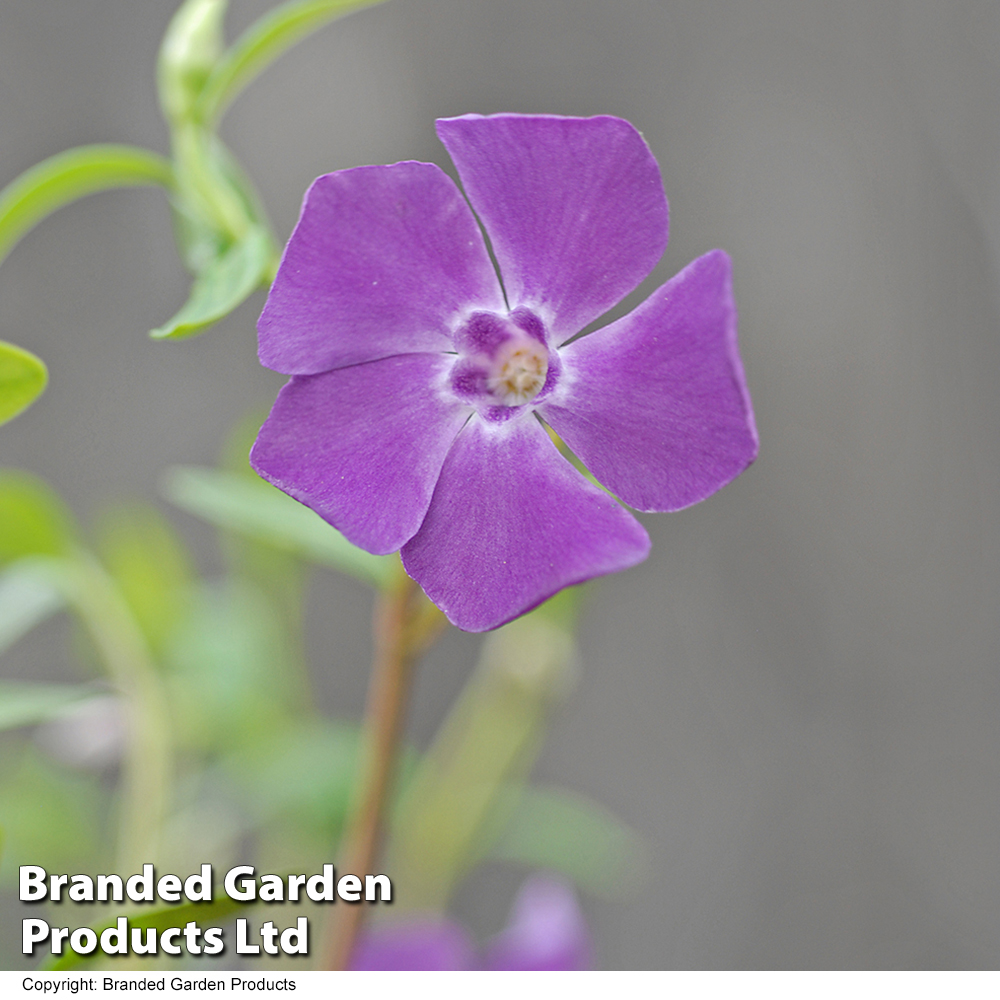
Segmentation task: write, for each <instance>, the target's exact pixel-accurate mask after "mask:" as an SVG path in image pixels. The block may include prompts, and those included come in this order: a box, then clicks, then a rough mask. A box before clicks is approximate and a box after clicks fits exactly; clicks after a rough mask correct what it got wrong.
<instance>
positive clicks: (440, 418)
mask: <svg viewBox="0 0 1000 1000" xmlns="http://www.w3.org/2000/svg"><path fill="white" fill-rule="evenodd" d="M450 366H451V359H450V358H449V357H448V356H446V355H442V354H402V355H398V356H397V357H394V358H383V359H382V360H381V361H373V362H370V363H369V364H366V365H354V366H352V367H350V368H338V369H336V370H335V371H331V372H324V373H323V374H320V375H310V376H297V377H295V378H293V379H292V380H291V381H290V382H289V383H288V384H287V385H286V386H285V387H284V388H283V389H282V390H281V392H280V393H279V394H278V399H277V401H276V402H275V404H274V407H273V409H272V410H271V415H270V416H269V417H268V418H267V422H266V423H265V424H264V426H263V427H262V428H261V431H260V435H259V436H258V438H257V442H256V444H255V445H254V447H253V451H251V453H250V463H251V465H253V467H254V469H256V470H257V472H258V473H259V474H260V475H261V476H263V478H264V479H266V480H267V481H268V482H270V483H273V484H274V485H275V486H277V487H278V489H280V490H284V491H285V492H286V493H288V494H289V495H290V496H293V497H295V499H296V500H299V501H301V502H302V503H304V504H305V505H306V506H307V507H311V508H312V509H313V510H314V511H316V513H317V514H319V515H320V517H322V518H324V519H325V520H327V521H329V522H330V524H332V525H333V526H334V527H335V528H339V529H340V531H342V532H343V533H344V535H345V536H346V537H347V538H348V540H349V541H351V542H353V543H354V544H355V545H358V546H360V547H361V548H363V549H366V550H367V551H369V552H375V553H378V554H380V555H381V554H384V553H387V552H395V551H396V549H398V548H399V547H400V546H401V545H402V544H403V543H404V542H405V541H406V540H407V539H409V538H410V537H412V535H413V534H414V532H416V530H417V529H418V528H419V527H420V523H421V521H423V519H424V514H425V512H426V510H427V507H428V505H429V504H430V501H431V495H432V494H433V492H434V484H435V483H436V482H437V478H438V473H439V472H440V470H441V464H442V463H443V462H444V458H445V455H446V454H447V453H448V449H449V448H450V447H451V444H452V442H453V441H454V439H455V435H456V434H457V433H458V432H459V430H460V429H461V426H462V424H463V423H464V422H465V421H466V420H467V419H468V415H469V413H470V410H469V408H468V407H467V406H463V405H462V404H460V403H456V402H453V401H451V400H450V399H448V398H447V397H446V396H444V395H443V394H442V393H441V391H440V385H441V384H442V382H443V381H444V380H445V379H446V378H447V372H448V370H449V368H450Z"/></svg>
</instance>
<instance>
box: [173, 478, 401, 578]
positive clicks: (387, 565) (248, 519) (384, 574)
mask: <svg viewBox="0 0 1000 1000" xmlns="http://www.w3.org/2000/svg"><path fill="white" fill-rule="evenodd" d="M163 492H164V495H165V496H167V497H168V498H169V499H170V500H171V501H172V502H173V503H175V504H177V506H178V507H181V508H182V509H183V510H186V511H187V512H188V513H190V514H194V515H196V516H197V517H201V518H203V519H204V520H206V521H210V522H211V523H212V524H216V525H218V526H219V527H220V528H226V529H228V530H230V531H239V532H242V533H244V534H246V535H249V536H251V537H252V538H256V539H258V540H260V541H263V542H267V543H268V544H270V545H273V546H275V547H276V548H279V549H283V550H285V551H288V552H293V553H295V554H297V555H300V556H302V557H303V558H306V559H309V560H311V561H312V562H316V563H320V564H322V565H325V566H333V567H334V568H336V569H339V570H340V571H341V572H343V573H347V574H349V575H351V576H354V577H357V578H358V579H361V580H364V581H365V582H367V583H371V584H374V585H375V586H377V587H383V586H386V585H387V584H388V583H389V582H390V581H391V579H392V577H393V573H394V569H395V560H394V558H393V557H392V556H373V555H370V554H369V553H367V552H364V551H362V550H361V549H359V548H357V547H356V546H354V545H352V544H351V543H350V542H349V541H348V540H347V539H346V538H344V536H343V535H342V534H341V533H340V532H339V531H337V530H336V529H335V528H333V527H331V526H330V525H329V524H327V523H326V521H324V520H323V519H322V518H321V517H320V516H319V515H318V514H315V513H313V511H311V510H310V509H309V508H308V507H304V506H303V505H302V504H300V503H299V502H298V501H297V500H293V499H292V498H291V497H290V496H287V495H286V494H284V493H282V492H281V491H280V490H278V489H275V488H274V487H273V486H271V485H269V484H267V483H265V482H263V480H257V481H251V480H249V479H248V478H247V477H246V476H243V475H239V474H237V473H232V472H220V471H218V470H215V469H200V468H195V467H193V466H178V467H175V468H174V469H171V470H169V471H168V473H167V476H166V479H165V480H164V483H163Z"/></svg>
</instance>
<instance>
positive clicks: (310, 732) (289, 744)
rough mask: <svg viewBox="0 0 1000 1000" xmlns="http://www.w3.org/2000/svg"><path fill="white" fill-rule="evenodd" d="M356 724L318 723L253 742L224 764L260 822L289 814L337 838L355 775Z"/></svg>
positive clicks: (324, 721)
mask: <svg viewBox="0 0 1000 1000" xmlns="http://www.w3.org/2000/svg"><path fill="white" fill-rule="evenodd" d="M359 739H360V737H359V732H358V727H357V726H356V725H341V724H337V723H334V722H329V721H326V720H322V719H317V720H315V721H313V722H310V723H308V724H305V725H298V726H296V727H295V728H294V729H287V730H285V731H284V732H279V733H276V734H275V735H274V736H273V737H272V738H264V739H259V740H256V741H254V742H253V743H252V744H251V745H250V746H248V747H247V748H246V749H245V750H243V751H241V752H240V753H239V754H238V755H234V756H233V757H231V758H230V759H228V760H227V761H226V764H225V769H226V771H227V773H229V774H230V775H232V776H233V777H234V778H235V780H236V782H237V784H238V785H240V786H241V787H242V788H243V791H244V794H245V795H246V799H247V801H246V805H247V808H249V809H250V810H251V812H252V813H253V814H254V815H255V816H257V818H258V820H268V819H270V818H272V817H274V816H276V815H279V814H282V813H288V814H291V815H293V816H294V817H295V818H296V820H297V821H298V822H304V823H306V824H308V825H310V826H314V827H319V828H321V829H322V831H323V832H324V833H325V834H326V835H327V837H328V838H329V840H331V841H332V840H333V839H335V838H336V836H337V834H338V833H339V831H340V827H341V824H342V823H343V820H344V815H345V813H346V811H347V807H348V803H349V801H350V796H351V790H352V787H353V783H354V776H355V773H356V771H357V762H358V744H359Z"/></svg>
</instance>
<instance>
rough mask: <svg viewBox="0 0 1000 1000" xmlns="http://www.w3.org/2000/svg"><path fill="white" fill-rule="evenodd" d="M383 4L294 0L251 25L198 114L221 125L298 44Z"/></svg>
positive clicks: (220, 67)
mask: <svg viewBox="0 0 1000 1000" xmlns="http://www.w3.org/2000/svg"><path fill="white" fill-rule="evenodd" d="M381 2H382V0H294V2H292V3H285V4H282V5H281V6H280V7H276V8H275V9H274V10H272V11H270V12H269V13H267V14H265V15H264V16H263V17H262V18H260V19H259V20H258V21H257V22H255V23H254V24H252V25H251V26H250V27H249V28H248V29H247V30H246V31H245V32H244V33H243V34H242V35H241V36H240V37H239V38H238V39H237V40H236V41H235V42H234V43H233V45H232V46H230V48H229V50H228V51H227V52H226V54H225V55H224V56H223V57H222V58H221V59H220V60H219V61H218V63H217V64H216V66H215V69H214V70H213V71H212V73H211V75H210V76H209V78H208V80H207V82H206V83H205V86H204V88H203V90H202V92H201V97H200V98H199V100H198V105H197V109H196V114H197V116H198V118H199V119H200V120H201V121H203V122H206V123H208V124H211V123H214V122H216V121H218V119H219V118H221V117H222V115H223V114H224V112H225V110H226V108H227V107H229V105H230V103H231V102H232V101H233V100H234V99H235V98H236V96H237V95H238V94H239V92H240V91H241V90H242V89H243V88H244V87H246V86H247V84H249V83H250V81H251V80H253V78H254V77H255V76H257V75H258V74H259V73H261V72H262V71H263V70H265V69H266V68H267V67H268V66H269V65H270V64H271V63H272V62H274V60H275V59H277V58H278V57H279V56H280V55H281V54H282V53H284V52H286V51H287V50H288V49H290V48H291V47H292V46H293V45H294V44H295V43H296V42H298V41H300V40H301V39H303V38H305V37H306V36H307V35H309V34H310V33H311V32H313V31H317V30H318V29H320V28H322V27H323V26H324V25H325V24H328V23H329V22H330V21H332V20H334V19H335V18H338V17H342V16H343V15H345V14H349V13H350V12H351V11H354V10H360V9H361V8H362V7H371V6H373V5H374V4H376V3H381Z"/></svg>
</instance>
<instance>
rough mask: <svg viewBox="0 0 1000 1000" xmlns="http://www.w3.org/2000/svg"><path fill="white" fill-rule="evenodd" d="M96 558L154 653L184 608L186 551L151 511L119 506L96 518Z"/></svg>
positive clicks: (188, 571) (189, 579) (188, 579)
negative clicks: (98, 539) (100, 559)
mask: <svg viewBox="0 0 1000 1000" xmlns="http://www.w3.org/2000/svg"><path fill="white" fill-rule="evenodd" d="M99 537H100V554H101V557H102V561H103V562H104V564H105V566H106V567H107V568H108V571H109V572H110V574H111V576H112V578H113V579H114V581H115V583H117V585H118V589H119V591H120V592H121V595H122V597H124V598H125V601H126V602H127V604H128V606H129V608H130V609H131V611H132V614H133V615H134V617H135V620H136V622H137V623H138V625H139V627H140V628H141V629H142V631H143V634H144V635H145V636H146V640H147V641H148V642H149V645H150V647H151V648H152V649H153V650H154V651H159V650H160V649H161V648H162V647H163V644H164V642H165V641H166V640H167V639H168V638H169V637H170V635H171V634H172V633H173V631H174V629H175V628H176V626H177V624H178V622H179V621H180V620H181V618H182V617H183V616H184V615H185V613H186V612H187V608H188V602H189V596H190V592H191V588H192V586H193V583H194V571H193V569H192V567H191V563H190V559H189V557H188V553H187V550H186V549H185V548H184V546H183V544H182V543H181V541H180V539H179V538H178V537H177V534H176V532H175V531H174V530H173V528H171V526H170V524H169V523H168V522H167V520H166V518H164V517H163V515H162V514H160V513H159V511H157V510H156V509H155V508H154V507H146V506H141V505H132V506H119V507H115V508H112V509H111V510H109V511H107V512H106V513H105V514H104V516H103V517H102V518H101V523H100V528H99Z"/></svg>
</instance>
